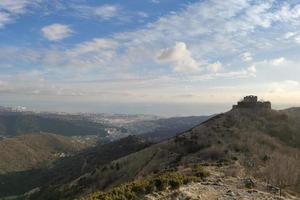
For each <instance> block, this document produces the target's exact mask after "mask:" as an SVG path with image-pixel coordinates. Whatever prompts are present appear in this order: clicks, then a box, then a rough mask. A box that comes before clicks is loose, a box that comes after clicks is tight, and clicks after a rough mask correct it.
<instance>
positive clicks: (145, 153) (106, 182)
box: [32, 109, 300, 199]
mask: <svg viewBox="0 0 300 200" xmlns="http://www.w3.org/2000/svg"><path fill="white" fill-rule="evenodd" d="M299 122H300V121H298V118H297V117H296V116H295V115H294V114H292V113H290V112H287V111H274V110H262V111H260V110H256V111H254V110H251V109H241V110H239V109H236V110H232V111H230V112H227V113H225V114H220V115H217V116H215V117H213V118H211V119H209V120H207V121H206V122H204V123H203V124H201V125H198V126H196V127H195V128H193V129H191V130H189V131H186V132H184V133H182V134H179V135H177V136H176V137H174V138H171V139H168V140H166V141H163V142H161V143H158V144H155V145H152V146H150V147H147V148H145V149H142V150H140V151H138V152H136V153H132V154H130V155H127V156H124V157H121V158H118V159H114V160H113V161H111V162H109V163H105V164H104V163H103V164H101V165H97V167H95V168H94V170H93V171H90V172H88V171H87V172H86V173H85V174H84V175H81V176H80V177H78V178H76V179H73V180H72V181H69V183H64V184H58V185H56V186H54V185H55V184H53V182H52V184H51V186H50V185H48V186H47V185H44V187H42V190H41V192H39V193H36V194H35V195H33V196H32V198H33V199H41V198H42V199H57V198H59V199H72V198H75V197H78V196H82V195H83V196H84V194H90V193H91V192H92V191H96V190H108V189H110V188H114V187H115V186H118V185H120V184H121V183H125V182H127V181H132V180H134V179H140V178H141V177H145V176H148V175H149V174H155V173H157V172H161V171H163V170H166V169H173V170H174V169H177V170H179V169H184V168H186V167H187V166H189V165H191V164H201V163H202V164H205V163H220V164H221V165H223V164H225V165H233V164H234V163H236V162H238V163H239V165H240V166H241V170H242V171H243V172H244V175H243V176H244V177H245V178H246V177H248V176H254V177H256V178H258V179H260V180H262V181H263V180H268V182H272V181H274V183H273V184H274V185H276V179H273V178H272V177H273V176H277V175H278V174H280V171H281V170H285V167H281V166H279V164H280V163H286V161H282V162H278V161H277V159H289V161H288V163H294V164H293V165H292V168H293V169H294V170H295V171H293V173H295V174H296V175H297V174H298V172H297V170H298V169H300V168H299V167H298V166H297V165H299V162H298V161H297V158H298V157H297V155H300V154H299V153H300V134H299V133H300V123H299ZM222 163H223V164H222ZM274 163H277V164H276V165H278V167H280V168H278V171H276V173H272V170H267V169H269V168H268V167H269V166H271V167H273V168H274V167H275V168H276V167H277V166H276V165H275V166H274ZM292 168H289V169H292ZM270 169H272V168H270ZM283 174H284V173H283ZM281 178H282V177H281ZM299 180H300V179H297V180H296V181H297V182H293V184H292V185H290V186H289V189H291V190H293V191H300V188H299V187H300V182H299ZM95 199H97V198H95Z"/></svg>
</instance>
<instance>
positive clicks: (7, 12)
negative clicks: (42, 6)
mask: <svg viewBox="0 0 300 200" xmlns="http://www.w3.org/2000/svg"><path fill="white" fill-rule="evenodd" d="M39 2H40V0H1V1H0V28H1V27H4V26H5V25H6V24H8V23H11V22H12V21H14V20H15V19H16V18H17V17H18V16H19V15H22V14H25V13H26V12H27V11H28V8H29V7H31V6H34V5H37V4H38V3H39Z"/></svg>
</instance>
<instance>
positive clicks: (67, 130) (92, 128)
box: [0, 113, 106, 136]
mask: <svg viewBox="0 0 300 200" xmlns="http://www.w3.org/2000/svg"><path fill="white" fill-rule="evenodd" d="M39 132H46V133H55V134H59V135H64V136H74V135H81V136H82V135H100V136H106V131H105V127H104V125H102V124H99V123H95V122H91V121H89V120H85V119H82V118H78V117H75V116H74V117H61V116H46V115H42V114H22V113H9V114H3V113H0V135H7V136H16V135H22V134H28V133H39Z"/></svg>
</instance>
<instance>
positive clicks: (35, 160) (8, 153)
mask: <svg viewBox="0 0 300 200" xmlns="http://www.w3.org/2000/svg"><path fill="white" fill-rule="evenodd" d="M87 146H89V144H88V143H83V142H81V141H78V140H75V139H72V138H68V137H64V136H61V135H54V134H46V133H40V134H27V135H22V136H18V137H15V138H5V139H2V140H0V174H1V173H7V172H16V171H25V170H29V169H37V168H40V167H41V166H46V165H49V164H50V163H51V162H52V161H54V160H57V159H59V158H60V157H63V156H67V155H70V154H74V153H75V152H78V151H79V150H82V149H83V148H85V147H87Z"/></svg>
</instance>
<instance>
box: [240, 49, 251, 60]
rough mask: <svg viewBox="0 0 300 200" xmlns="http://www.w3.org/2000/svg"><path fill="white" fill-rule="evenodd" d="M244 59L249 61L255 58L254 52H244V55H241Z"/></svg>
mask: <svg viewBox="0 0 300 200" xmlns="http://www.w3.org/2000/svg"><path fill="white" fill-rule="evenodd" d="M241 57H242V59H243V60H244V61H246V62H248V61H252V60H253V58H252V54H251V53H250V52H248V51H247V52H244V53H243V54H242V55H241Z"/></svg>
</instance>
